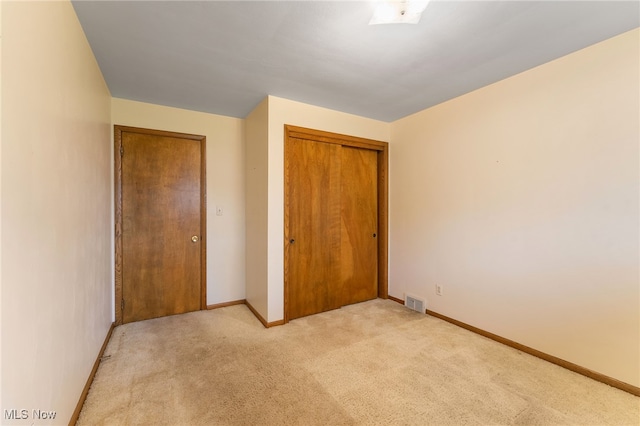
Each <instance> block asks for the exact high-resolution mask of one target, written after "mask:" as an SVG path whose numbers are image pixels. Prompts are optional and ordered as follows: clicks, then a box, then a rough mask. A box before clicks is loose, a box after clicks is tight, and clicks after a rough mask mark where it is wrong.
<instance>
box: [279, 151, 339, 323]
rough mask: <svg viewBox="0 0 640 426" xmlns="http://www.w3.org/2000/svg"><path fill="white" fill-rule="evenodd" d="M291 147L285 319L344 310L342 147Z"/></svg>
mask: <svg viewBox="0 0 640 426" xmlns="http://www.w3.org/2000/svg"><path fill="white" fill-rule="evenodd" d="M289 143H290V146H289V153H290V157H289V161H290V164H291V168H290V179H291V182H292V183H293V184H292V185H291V186H290V192H289V214H290V217H291V220H290V222H289V226H290V227H289V229H290V233H289V235H290V236H291V238H290V240H289V256H290V257H291V259H292V261H291V262H290V268H291V269H290V271H289V273H290V277H291V280H290V286H289V303H290V305H289V306H290V309H289V316H290V318H299V317H302V316H306V315H311V314H314V313H318V312H323V311H328V310H330V309H336V308H339V307H340V306H342V301H341V300H340V296H341V295H340V289H341V283H340V146H339V145H334V144H327V143H320V142H317V143H312V142H309V141H305V140H300V139H291V140H290V141H289Z"/></svg>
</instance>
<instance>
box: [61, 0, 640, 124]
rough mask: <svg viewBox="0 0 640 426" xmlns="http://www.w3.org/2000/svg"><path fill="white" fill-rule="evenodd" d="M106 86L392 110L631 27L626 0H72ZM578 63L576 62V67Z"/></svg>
mask: <svg viewBox="0 0 640 426" xmlns="http://www.w3.org/2000/svg"><path fill="white" fill-rule="evenodd" d="M73 5H74V8H75V10H76V12H77V14H78V17H79V19H80V22H81V23H82V26H83V28H84V31H85V33H86V35H87V38H88V40H89V43H90V44H91V47H92V49H93V52H94V54H95V56H96V58H97V60H98V63H99V65H100V68H101V70H102V72H103V75H104V77H105V80H106V82H107V84H108V86H109V89H110V91H111V94H112V95H113V96H114V97H118V98H125V99H132V100H138V101H143V102H150V103H154V104H160V105H167V106H174V107H179V108H186V109H191V110H196V111H204V112H210V113H214V114H221V115H226V116H232V117H240V118H242V117H245V116H246V115H247V114H248V113H249V112H251V110H252V109H253V108H254V107H255V106H256V105H257V104H258V103H259V102H260V101H261V100H262V99H264V97H265V96H266V95H274V96H278V97H282V98H287V99H291V100H296V101H300V102H305V103H309V104H313V105H318V106H323V107H327V108H331V109H334V110H338V111H344V112H348V113H353V114H357V115H361V116H365V117H370V118H374V119H378V120H383V121H393V120H396V119H398V118H401V117H404V116H406V115H409V114H412V113H414V112H417V111H420V110H422V109H425V108H427V107H429V106H432V105H435V104H438V103H440V102H443V101H446V100H448V99H451V98H454V97H456V96H459V95H461V94H464V93H467V92H469V91H472V90H474V89H477V88H479V87H482V86H485V85H487V84H490V83H493V82H496V81H498V80H501V79H504V78H506V77H508V76H511V75H514V74H516V73H519V72H521V71H524V70H527V69H529V68H532V67H535V66H537V65H540V64H543V63H545V62H548V61H550V60H553V59H555V58H558V57H560V56H563V55H566V54H568V53H570V52H573V51H576V50H578V49H581V48H583V47H586V46H589V45H591V44H594V43H597V42H599V41H602V40H605V39H607V38H610V37H612V36H615V35H617V34H620V33H623V32H625V31H628V30H631V29H633V28H636V27H638V26H640V2H638V1H622V2H618V1H563V2H560V1H515V0H511V1H432V2H431V3H430V4H429V6H428V7H427V9H426V10H425V12H424V13H423V15H422V19H421V21H420V23H419V24H417V25H408V24H393V25H377V26H369V25H368V22H369V19H370V18H371V16H372V11H373V3H372V2H369V1H296V2H294V1H256V2H248V1H197V2H194V1H159V2H156V1H79V0H77V1H74V2H73ZM578 73H580V70H579V69H576V74H578Z"/></svg>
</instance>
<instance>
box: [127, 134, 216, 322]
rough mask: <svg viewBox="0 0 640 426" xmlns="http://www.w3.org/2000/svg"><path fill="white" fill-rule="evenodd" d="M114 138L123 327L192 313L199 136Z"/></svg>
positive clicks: (200, 247) (196, 292)
mask: <svg viewBox="0 0 640 426" xmlns="http://www.w3.org/2000/svg"><path fill="white" fill-rule="evenodd" d="M118 136H119V138H120V146H121V150H120V153H121V156H120V166H121V176H120V177H121V179H120V189H121V226H122V227H121V230H122V231H121V248H122V250H121V252H122V260H121V278H122V281H121V284H122V303H121V306H120V307H121V309H122V322H123V323H128V322H132V321H140V320H145V319H149V318H156V317H161V316H166V315H173V314H180V313H185V312H190V311H195V310H199V309H201V308H202V306H203V293H204V273H203V271H204V264H205V262H204V259H205V257H204V234H205V232H204V202H203V201H204V199H203V197H204V156H203V153H204V143H205V141H204V137H194V136H192V135H181V134H176V133H167V132H159V131H149V132H145V131H144V130H143V129H130V128H129V129H127V128H119V129H117V137H118ZM116 300H117V299H116Z"/></svg>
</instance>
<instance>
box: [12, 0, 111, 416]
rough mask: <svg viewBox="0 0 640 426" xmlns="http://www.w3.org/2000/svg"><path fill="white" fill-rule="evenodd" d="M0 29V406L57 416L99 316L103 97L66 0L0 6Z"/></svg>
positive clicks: (102, 315) (106, 252) (93, 346)
mask: <svg viewBox="0 0 640 426" xmlns="http://www.w3.org/2000/svg"><path fill="white" fill-rule="evenodd" d="M2 31H3V33H2V84H3V85H2V105H3V108H2V158H1V174H2V178H1V180H2V215H1V220H2V238H1V241H0V246H1V247H2V296H3V297H2V321H1V322H2V386H1V387H2V402H1V407H0V412H1V413H2V416H3V419H2V423H3V424H11V423H12V421H11V420H8V419H7V418H5V415H4V413H5V410H12V409H26V410H28V420H19V421H17V422H14V423H18V424H34V423H35V424H49V423H56V424H66V423H67V422H68V421H69V419H70V418H71V415H72V413H73V411H74V409H75V407H76V404H77V403H78V400H79V398H80V394H81V392H82V390H83V388H84V385H85V383H86V381H87V378H88V377H89V373H90V372H91V369H92V367H93V363H94V362H95V360H96V357H97V356H98V353H99V351H100V347H101V346H102V343H103V342H104V339H105V337H106V335H107V332H108V330H109V327H110V324H111V311H112V308H111V296H110V295H111V281H112V274H111V264H112V260H111V259H112V256H111V247H110V239H111V234H112V228H111V225H110V211H111V197H110V187H111V183H110V152H111V141H110V121H111V120H110V94H109V91H108V89H107V87H106V85H105V82H104V80H103V78H102V74H101V72H100V70H99V68H98V65H97V63H96V61H95V59H94V57H93V54H92V52H91V49H90V48H89V44H88V43H87V40H86V38H85V36H84V33H83V31H82V28H81V26H80V24H79V22H78V20H77V18H76V15H75V12H74V10H73V7H72V5H71V3H69V2H67V1H57V2H38V3H35V2H2ZM33 409H39V410H46V411H55V412H56V417H55V420H53V421H51V420H48V421H44V420H38V419H37V418H36V419H34V418H33V417H32V415H33V412H32V410H33Z"/></svg>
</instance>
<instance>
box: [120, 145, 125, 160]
mask: <svg viewBox="0 0 640 426" xmlns="http://www.w3.org/2000/svg"><path fill="white" fill-rule="evenodd" d="M123 155H124V147H123V146H122V145H120V157H122V156H123Z"/></svg>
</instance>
